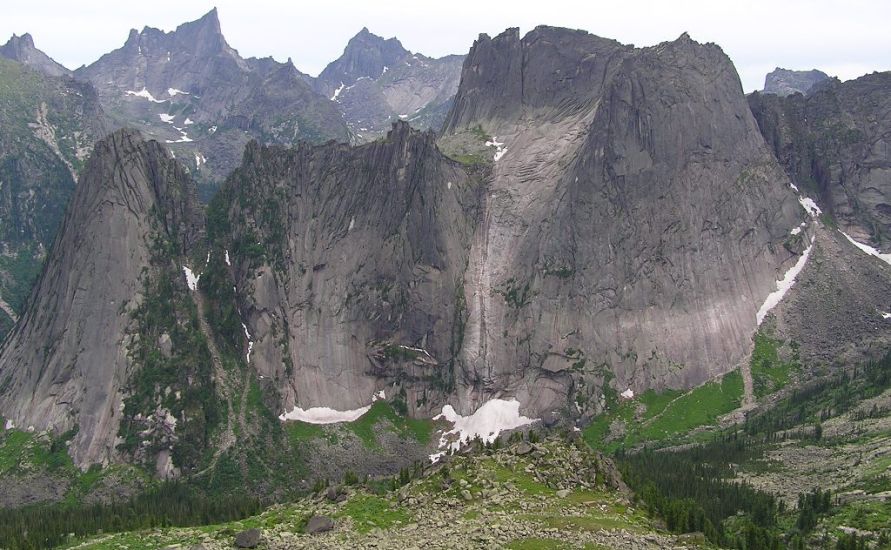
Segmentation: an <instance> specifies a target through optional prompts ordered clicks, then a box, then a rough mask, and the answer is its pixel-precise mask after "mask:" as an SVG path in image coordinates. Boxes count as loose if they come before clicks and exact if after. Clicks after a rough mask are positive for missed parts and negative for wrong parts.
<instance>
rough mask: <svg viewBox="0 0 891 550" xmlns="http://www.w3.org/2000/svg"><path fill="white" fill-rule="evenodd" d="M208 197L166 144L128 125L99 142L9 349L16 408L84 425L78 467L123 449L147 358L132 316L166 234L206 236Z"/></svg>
mask: <svg viewBox="0 0 891 550" xmlns="http://www.w3.org/2000/svg"><path fill="white" fill-rule="evenodd" d="M196 205H197V200H196V198H195V189H194V186H193V184H192V182H191V180H190V179H189V178H188V176H187V174H186V173H185V171H184V170H183V168H182V166H180V165H179V164H178V163H176V162H175V161H174V160H173V159H172V158H171V157H170V154H169V153H168V152H167V151H166V150H165V149H164V148H163V147H162V146H161V145H160V144H158V143H157V142H154V141H144V140H143V138H142V137H141V136H140V135H139V134H138V133H136V132H134V131H130V130H121V131H118V132H115V133H114V134H112V135H111V136H109V137H108V138H106V139H104V140H102V141H100V142H99V143H97V144H96V147H95V150H94V152H93V156H92V157H91V159H90V160H89V161H88V162H87V165H86V167H85V169H84V174H83V177H82V179H81V181H80V183H79V185H78V186H77V189H76V190H75V193H74V196H73V197H72V200H71V204H70V205H69V207H68V210H67V213H66V216H65V220H64V222H63V224H62V227H61V230H60V232H59V235H58V237H57V239H56V241H55V243H54V244H53V248H52V251H51V252H50V254H49V256H48V258H47V261H46V263H45V265H44V268H43V272H42V274H41V276H40V279H39V281H38V282H37V284H36V287H35V289H34V291H33V293H32V295H31V298H30V300H29V304H28V306H27V308H26V311H25V314H24V316H23V317H22V319H21V320H20V321H19V323H18V324H16V326H15V328H14V330H13V331H12V333H11V334H10V335H9V337H8V338H7V339H6V341H5V342H4V343H3V346H2V348H0V411H2V415H3V416H4V417H5V418H9V419H11V420H12V421H13V422H14V423H15V425H16V426H21V427H23V428H24V427H28V428H29V429H34V430H38V431H42V430H53V431H54V432H56V433H61V432H65V431H68V430H72V429H76V431H77V433H76V435H75V436H74V439H73V441H72V444H71V447H70V452H71V454H72V457H73V458H74V460H75V463H76V464H78V465H82V466H86V465H89V464H92V463H96V462H104V461H108V460H109V459H111V458H112V457H114V456H115V454H116V450H115V448H116V443H117V441H116V438H117V435H118V431H119V424H120V421H121V418H122V413H123V411H124V398H125V394H124V392H125V389H126V387H127V382H128V380H129V378H130V377H131V376H132V374H133V372H134V371H136V370H138V369H139V368H140V367H142V365H138V366H137V365H133V364H132V362H131V360H130V357H129V352H130V350H129V348H130V345H131V343H132V341H133V338H134V336H133V334H132V333H131V332H130V329H131V328H132V326H133V322H132V320H131V315H130V314H131V312H132V311H133V310H135V309H136V308H138V307H139V305H140V304H141V302H142V300H143V298H144V293H143V282H144V280H145V277H147V276H149V275H150V273H151V272H152V271H153V270H154V269H155V268H154V267H153V265H152V255H153V251H152V250H153V246H154V244H155V243H156V238H157V237H158V236H159V235H163V236H164V237H165V238H166V239H167V240H168V241H169V242H170V243H172V244H170V245H169V248H172V249H173V251H171V252H170V253H176V254H177V255H182V254H184V251H185V250H187V249H189V248H190V247H192V246H193V245H194V244H195V243H196V242H197V240H198V239H199V238H200V236H201V234H202V226H203V215H202V214H201V212H200V209H198V208H197V207H196ZM174 251H175V252H174ZM178 269H179V268H178V267H177V270H178ZM169 284H171V285H173V286H174V287H182V288H183V289H185V285H186V281H185V280H184V279H182V278H180V280H174V281H171V282H170V283H169ZM185 292H187V291H185ZM136 338H138V335H136ZM174 423H175V422H174Z"/></svg>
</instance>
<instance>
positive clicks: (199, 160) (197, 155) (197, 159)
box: [195, 153, 207, 168]
mask: <svg viewBox="0 0 891 550" xmlns="http://www.w3.org/2000/svg"><path fill="white" fill-rule="evenodd" d="M206 162H207V159H206V158H204V155H202V154H201V153H195V166H197V167H199V168H200V167H201V165H202V164H205V163H206Z"/></svg>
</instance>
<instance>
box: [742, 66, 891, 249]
mask: <svg viewBox="0 0 891 550" xmlns="http://www.w3.org/2000/svg"><path fill="white" fill-rule="evenodd" d="M749 105H750V106H751V109H752V112H753V113H754V115H755V118H756V119H757V120H758V124H759V126H760V129H761V133H762V134H763V135H764V138H765V140H766V141H767V143H768V144H770V146H771V147H772V148H773V150H774V152H775V153H776V156H777V158H778V159H779V160H780V163H781V164H782V165H783V167H784V168H785V169H786V172H787V173H788V174H789V177H790V178H791V179H792V181H793V182H794V183H795V184H796V185H797V186H799V187H800V188H801V189H802V190H804V191H806V192H807V193H808V194H809V195H811V196H813V197H814V198H815V199H816V200H817V201H818V202H819V203H820V205H821V206H822V207H823V209H824V210H825V211H826V212H828V213H829V214H830V215H831V216H832V217H834V218H835V220H836V222H837V223H838V224H839V226H840V227H841V228H842V229H844V230H845V231H846V232H847V233H849V234H850V235H851V236H853V237H854V238H856V239H857V240H859V241H860V242H872V243H873V244H874V245H876V246H879V247H880V248H881V249H882V250H884V251H887V250H888V248H889V246H891V245H889V240H891V141H889V138H888V136H889V133H891V72H884V73H873V74H870V75H866V76H863V77H860V78H858V79H856V80H850V81H847V82H839V81H838V80H836V79H833V80H829V81H826V82H825V83H824V84H823V85H821V86H820V87H819V89H817V90H815V91H813V92H812V93H811V94H809V95H808V96H806V97H805V96H801V95H793V96H789V97H777V96H774V95H768V94H759V93H754V94H751V95H750V96H749Z"/></svg>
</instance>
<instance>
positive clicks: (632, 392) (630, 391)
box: [619, 388, 634, 399]
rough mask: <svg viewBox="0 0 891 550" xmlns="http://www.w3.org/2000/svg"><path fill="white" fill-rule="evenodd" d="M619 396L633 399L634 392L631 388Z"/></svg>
mask: <svg viewBox="0 0 891 550" xmlns="http://www.w3.org/2000/svg"><path fill="white" fill-rule="evenodd" d="M619 395H621V396H622V397H624V398H625V399H634V390H632V389H631V388H628V389H627V390H625V391H623V392H622V393H621V394H619Z"/></svg>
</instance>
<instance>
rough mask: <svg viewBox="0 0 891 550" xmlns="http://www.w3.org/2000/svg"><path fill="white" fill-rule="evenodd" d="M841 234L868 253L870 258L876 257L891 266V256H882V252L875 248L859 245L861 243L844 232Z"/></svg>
mask: <svg viewBox="0 0 891 550" xmlns="http://www.w3.org/2000/svg"><path fill="white" fill-rule="evenodd" d="M839 231H841V230H839ZM841 234H842V235H844V236H845V237H847V239H848V240H849V241H851V244H853V245H854V246H856V247H857V248H859V249H860V250H862V251H863V252H866V253H867V254H869V255H870V256H875V257H876V258H878V259H880V260H882V261H883V262H885V263H887V264H891V254H882V253H881V252H879V251H878V250H876V249H875V248H873V247H871V246H869V245H868V244H863V243H859V242H857V241H855V240H854V239H853V238H852V237H851V236H850V235H848V234H847V233H845V232H844V231H841Z"/></svg>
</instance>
